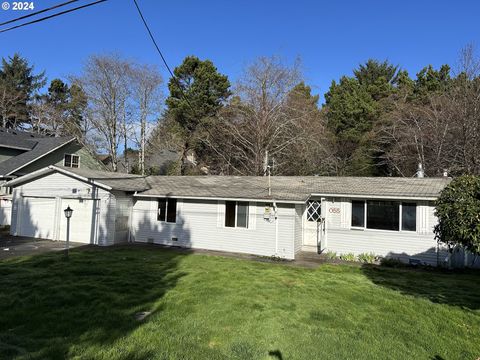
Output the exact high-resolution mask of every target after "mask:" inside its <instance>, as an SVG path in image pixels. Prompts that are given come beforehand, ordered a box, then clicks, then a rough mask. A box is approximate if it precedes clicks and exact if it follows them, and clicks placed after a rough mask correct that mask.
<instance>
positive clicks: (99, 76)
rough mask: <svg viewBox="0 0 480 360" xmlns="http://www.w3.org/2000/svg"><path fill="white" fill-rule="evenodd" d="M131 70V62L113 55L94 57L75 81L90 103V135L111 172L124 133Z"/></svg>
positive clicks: (88, 61) (114, 165)
mask: <svg viewBox="0 0 480 360" xmlns="http://www.w3.org/2000/svg"><path fill="white" fill-rule="evenodd" d="M130 71H131V64H130V62H129V61H127V60H124V59H121V58H120V57H118V56H116V55H101V56H98V55H94V56H91V57H90V58H89V59H88V60H87V62H86V64H85V66H84V69H83V74H82V76H81V77H80V78H78V79H77V81H78V83H79V84H80V85H81V86H82V88H83V90H84V91H85V93H86V95H87V97H88V101H89V117H88V121H89V122H90V124H91V129H92V130H91V131H92V132H93V134H90V136H91V137H92V138H94V139H95V141H96V142H98V144H97V146H98V147H100V148H104V149H105V150H106V151H107V152H108V154H109V155H110V157H111V159H112V169H113V171H117V165H118V156H117V152H118V146H119V142H120V138H121V137H122V135H123V134H124V133H125V126H124V121H125V114H126V113H125V111H126V107H127V102H128V99H129V96H130V86H129V85H130V84H129V74H130Z"/></svg>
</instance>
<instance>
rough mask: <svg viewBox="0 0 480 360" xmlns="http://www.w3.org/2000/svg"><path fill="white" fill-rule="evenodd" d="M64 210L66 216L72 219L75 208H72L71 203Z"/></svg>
mask: <svg viewBox="0 0 480 360" xmlns="http://www.w3.org/2000/svg"><path fill="white" fill-rule="evenodd" d="M63 212H64V213H65V217H66V218H67V219H70V218H71V217H72V214H73V210H72V209H71V208H70V205H68V207H67V208H66V209H65V210H63Z"/></svg>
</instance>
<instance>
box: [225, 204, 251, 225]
mask: <svg viewBox="0 0 480 360" xmlns="http://www.w3.org/2000/svg"><path fill="white" fill-rule="evenodd" d="M225 226H226V227H240V228H248V202H244V201H226V202H225Z"/></svg>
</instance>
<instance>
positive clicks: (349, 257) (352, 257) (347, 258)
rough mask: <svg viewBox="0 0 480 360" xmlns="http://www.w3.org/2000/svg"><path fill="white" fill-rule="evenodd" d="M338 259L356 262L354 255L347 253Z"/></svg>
mask: <svg viewBox="0 0 480 360" xmlns="http://www.w3.org/2000/svg"><path fill="white" fill-rule="evenodd" d="M340 259H342V260H344V261H356V260H357V257H356V256H355V254H354V253H348V254H342V255H340Z"/></svg>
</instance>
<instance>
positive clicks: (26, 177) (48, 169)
mask: <svg viewBox="0 0 480 360" xmlns="http://www.w3.org/2000/svg"><path fill="white" fill-rule="evenodd" d="M54 171H58V172H59V173H61V174H63V175H67V176H70V177H73V178H75V179H77V180H80V181H82V182H85V183H87V184H91V185H95V186H98V187H101V188H103V189H105V190H112V187H111V186H108V185H105V184H102V183H99V182H97V181H95V180H91V179H88V178H86V177H84V176H80V175H78V174H75V173H73V172H70V171H68V170H65V169H62V168H59V167H57V166H55V165H50V166H47V167H45V168H43V169H39V170H37V171H34V172H32V173H30V174H27V175H23V176H20V177H18V178H16V179H14V180H11V181H8V182H7V183H6V184H5V186H17V185H18V184H23V183H25V182H28V181H29V180H30V179H34V178H36V177H39V176H42V175H45V174H49V173H53V172H54Z"/></svg>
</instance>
